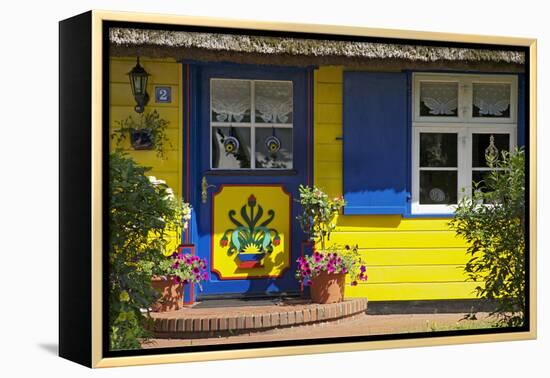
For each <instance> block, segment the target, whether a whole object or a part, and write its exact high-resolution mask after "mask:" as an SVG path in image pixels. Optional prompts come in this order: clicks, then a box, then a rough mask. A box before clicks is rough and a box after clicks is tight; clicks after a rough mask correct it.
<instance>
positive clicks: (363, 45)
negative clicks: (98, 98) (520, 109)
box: [109, 28, 525, 65]
mask: <svg viewBox="0 0 550 378" xmlns="http://www.w3.org/2000/svg"><path fill="white" fill-rule="evenodd" d="M109 38H110V42H111V46H112V47H115V48H116V47H121V48H123V49H124V48H126V49H128V48H148V49H151V48H168V49H186V50H204V51H210V52H221V53H223V52H225V53H228V52H232V53H238V54H242V53H246V54H255V55H257V54H260V55H267V56H277V55H285V56H302V57H303V56H309V57H346V58H352V59H353V58H355V59H361V60H365V59H367V60H369V59H374V60H378V59H393V60H401V61H414V62H440V61H447V62H449V61H462V62H480V63H481V62H486V63H508V64H514V65H518V64H519V65H521V64H524V63H525V56H524V53H523V52H521V51H510V50H490V49H473V48H455V47H443V46H442V47H438V46H420V45H407V44H391V43H374V42H358V41H341V40H321V39H302V38H286V37H268V36H257V35H236V34H221V33H203V32H186V31H166V30H147V29H132V28H111V29H110V32H109Z"/></svg>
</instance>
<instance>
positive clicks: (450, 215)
mask: <svg viewBox="0 0 550 378" xmlns="http://www.w3.org/2000/svg"><path fill="white" fill-rule="evenodd" d="M453 217H454V213H414V214H410V213H409V214H403V218H413V219H414V218H453Z"/></svg>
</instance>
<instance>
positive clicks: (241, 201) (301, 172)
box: [194, 64, 311, 299]
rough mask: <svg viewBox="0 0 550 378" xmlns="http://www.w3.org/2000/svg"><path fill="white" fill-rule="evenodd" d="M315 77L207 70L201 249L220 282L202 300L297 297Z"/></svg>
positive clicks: (201, 141)
mask: <svg viewBox="0 0 550 378" xmlns="http://www.w3.org/2000/svg"><path fill="white" fill-rule="evenodd" d="M306 74H307V71H306V70H305V69H301V68H279V67H269V68H262V67H258V66H239V65H221V64H220V65H205V66H202V67H200V68H199V69H198V73H197V83H198V84H197V87H198V88H197V89H198V92H199V96H198V109H199V119H198V125H199V131H198V132H197V134H196V138H197V139H198V140H196V143H194V145H196V146H199V148H200V153H199V154H198V159H197V160H198V162H197V170H196V178H195V181H194V182H198V183H200V190H201V195H200V196H197V197H198V198H197V199H196V200H195V203H194V207H195V212H196V214H197V222H198V223H197V226H198V235H197V237H198V243H196V244H197V246H198V248H197V253H198V254H199V255H200V256H201V257H204V258H206V259H207V261H208V262H209V265H210V271H211V279H210V281H209V282H207V283H206V284H204V285H203V290H202V292H199V293H197V296H198V298H199V299H200V298H201V297H203V298H204V297H209V296H261V295H280V294H293V293H295V294H297V293H298V292H299V284H298V282H297V281H296V280H295V279H294V270H295V266H294V265H295V264H294V261H295V260H296V259H297V257H298V256H299V255H300V254H301V248H300V245H301V241H302V240H303V234H302V232H301V230H299V228H298V225H297V222H294V221H293V220H294V219H295V217H296V215H297V214H298V211H299V209H298V206H297V204H296V203H295V202H294V201H293V198H295V197H296V196H297V193H298V185H299V184H304V183H307V178H308V177H310V175H309V176H308V172H307V162H308V161H309V159H308V156H307V151H308V149H307V148H306V147H307V143H308V141H307V136H308V135H311V134H310V133H308V127H309V124H308V119H309V118H308V116H307V110H308V107H307V106H306V105H307V101H308V91H307V75H306Z"/></svg>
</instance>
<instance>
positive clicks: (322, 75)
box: [315, 66, 343, 83]
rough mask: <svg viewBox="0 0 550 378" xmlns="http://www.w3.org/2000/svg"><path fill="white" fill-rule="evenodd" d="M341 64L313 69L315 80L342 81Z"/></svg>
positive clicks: (322, 81)
mask: <svg viewBox="0 0 550 378" xmlns="http://www.w3.org/2000/svg"><path fill="white" fill-rule="evenodd" d="M342 72H343V67H342V66H323V67H320V68H319V69H318V70H316V71H315V80H316V81H317V82H319V83H342Z"/></svg>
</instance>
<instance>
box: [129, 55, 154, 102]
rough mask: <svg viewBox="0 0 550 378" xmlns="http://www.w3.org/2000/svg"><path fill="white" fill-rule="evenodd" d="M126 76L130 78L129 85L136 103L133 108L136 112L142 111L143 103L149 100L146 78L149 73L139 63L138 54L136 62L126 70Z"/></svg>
mask: <svg viewBox="0 0 550 378" xmlns="http://www.w3.org/2000/svg"><path fill="white" fill-rule="evenodd" d="M128 76H129V78H130V85H131V86H132V94H133V95H134V99H135V100H136V103H137V105H136V106H135V107H134V110H135V111H136V112H138V113H143V111H144V110H145V105H147V103H148V102H149V95H148V94H147V79H148V78H149V74H148V73H147V71H145V69H144V68H143V67H142V66H141V65H140V64H139V56H138V58H137V64H136V65H135V67H134V68H132V70H131V71H130V72H128Z"/></svg>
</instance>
